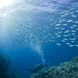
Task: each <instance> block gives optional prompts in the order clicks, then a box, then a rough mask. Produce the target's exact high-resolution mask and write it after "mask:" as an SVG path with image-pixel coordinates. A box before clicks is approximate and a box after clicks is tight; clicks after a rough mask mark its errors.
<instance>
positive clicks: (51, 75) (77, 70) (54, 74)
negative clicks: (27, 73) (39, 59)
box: [31, 57, 78, 78]
mask: <svg viewBox="0 0 78 78" xmlns="http://www.w3.org/2000/svg"><path fill="white" fill-rule="evenodd" d="M31 78H78V57H75V58H73V60H71V61H69V62H64V63H61V64H60V65H59V66H52V67H44V68H43V69H41V70H40V71H38V72H35V73H32V74H31Z"/></svg>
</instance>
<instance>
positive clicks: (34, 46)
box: [30, 40, 46, 64]
mask: <svg viewBox="0 0 78 78" xmlns="http://www.w3.org/2000/svg"><path fill="white" fill-rule="evenodd" d="M30 45H31V47H32V49H33V50H35V51H36V52H37V53H38V54H39V56H40V58H41V61H42V63H43V64H46V61H45V58H44V51H43V50H42V44H41V43H40V42H39V40H37V41H36V43H30Z"/></svg>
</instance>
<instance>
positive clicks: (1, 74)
mask: <svg viewBox="0 0 78 78" xmlns="http://www.w3.org/2000/svg"><path fill="white" fill-rule="evenodd" d="M9 65H10V62H9V60H7V59H6V58H5V57H4V56H3V55H2V54H0V78H20V77H19V76H18V75H16V74H14V73H11V72H9Z"/></svg>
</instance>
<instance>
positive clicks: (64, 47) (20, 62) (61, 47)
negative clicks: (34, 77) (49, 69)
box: [0, 0, 78, 78]
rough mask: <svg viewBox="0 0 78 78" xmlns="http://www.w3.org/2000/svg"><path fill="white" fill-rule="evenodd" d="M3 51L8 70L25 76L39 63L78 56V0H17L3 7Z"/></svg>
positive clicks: (0, 28)
mask: <svg viewBox="0 0 78 78" xmlns="http://www.w3.org/2000/svg"><path fill="white" fill-rule="evenodd" d="M0 53H1V54H2V55H3V56H4V57H5V58H6V59H8V60H9V63H10V64H9V71H8V72H12V73H14V74H18V75H21V76H22V78H30V74H31V73H30V72H29V71H28V69H33V68H34V66H35V65H37V64H46V65H47V66H58V65H59V64H60V63H63V62H67V61H70V60H72V58H73V57H77V56H78V1H77V0H22V1H21V0H17V1H14V4H12V5H10V6H8V7H3V8H0ZM77 72H78V71H77ZM0 78H4V77H0ZM5 78H9V77H5ZM13 78H16V77H13ZM18 78H20V77H18ZM44 78H47V77H44ZM53 78H54V77H53ZM58 78H59V77H58ZM73 78H74V77H73ZM76 78H78V77H76Z"/></svg>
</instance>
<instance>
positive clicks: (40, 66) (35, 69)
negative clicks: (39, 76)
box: [27, 64, 47, 73]
mask: <svg viewBox="0 0 78 78" xmlns="http://www.w3.org/2000/svg"><path fill="white" fill-rule="evenodd" d="M46 66H47V65H45V64H38V65H36V66H35V67H34V69H27V71H29V72H30V73H36V72H38V71H40V70H41V69H43V68H44V67H46Z"/></svg>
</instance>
